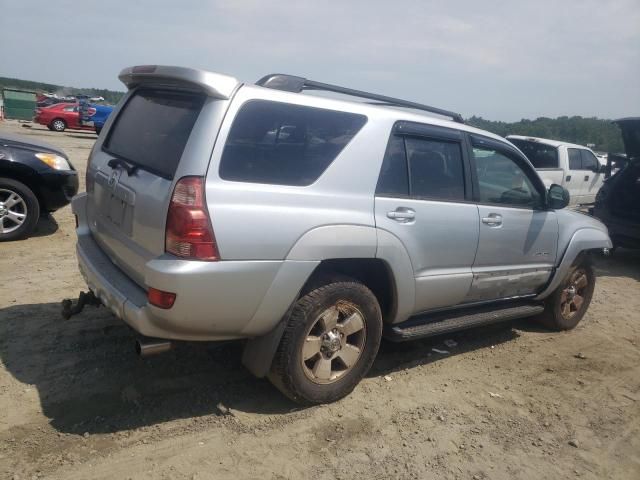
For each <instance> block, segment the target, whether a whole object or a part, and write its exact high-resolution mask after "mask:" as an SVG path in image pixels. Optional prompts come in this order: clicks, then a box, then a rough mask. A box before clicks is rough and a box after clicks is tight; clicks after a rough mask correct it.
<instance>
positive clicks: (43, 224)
mask: <svg viewBox="0 0 640 480" xmlns="http://www.w3.org/2000/svg"><path fill="white" fill-rule="evenodd" d="M57 231H58V222H57V221H56V219H55V218H53V215H46V216H43V217H40V218H39V219H38V225H37V226H36V229H35V230H34V231H33V233H32V234H31V236H32V237H46V236H47V235H53V234H54V233H56V232H57Z"/></svg>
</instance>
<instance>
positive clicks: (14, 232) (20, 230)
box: [0, 177, 40, 242]
mask: <svg viewBox="0 0 640 480" xmlns="http://www.w3.org/2000/svg"><path fill="white" fill-rule="evenodd" d="M10 192H13V193H15V194H17V195H18V196H19V197H20V199H21V201H22V203H21V204H14V205H12V206H9V207H7V206H6V205H5V201H6V200H8V199H9V198H11V197H10ZM14 198H15V197H14ZM0 202H2V203H0V205H1V206H0V242H6V241H9V240H17V239H20V238H24V237H26V236H27V235H29V234H30V233H31V232H32V231H33V229H34V228H35V227H36V224H37V223H38V218H39V217H40V204H39V203H38V199H37V198H36V196H35V194H34V193H33V192H32V191H31V189H30V188H29V187H27V186H26V185H25V184H23V183H21V182H18V181H16V180H13V179H10V178H3V177H0ZM6 203H9V202H6ZM9 210H12V211H13V212H16V211H19V213H21V214H24V215H26V217H25V218H24V220H23V221H22V224H20V225H19V226H18V224H17V223H16V222H14V221H13V220H11V219H10V217H9V214H10V213H12V212H10V211H9ZM15 227H17V228H15ZM5 229H6V230H7V231H6V232H5Z"/></svg>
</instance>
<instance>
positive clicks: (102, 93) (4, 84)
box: [0, 77, 124, 105]
mask: <svg viewBox="0 0 640 480" xmlns="http://www.w3.org/2000/svg"><path fill="white" fill-rule="evenodd" d="M0 88H2V89H4V88H15V89H18V90H29V91H33V92H38V93H41V92H44V93H55V94H56V95H58V96H59V97H66V96H70V95H73V96H75V95H88V96H90V97H103V98H104V100H105V102H106V103H110V104H112V105H115V104H116V103H118V102H119V101H120V99H121V98H122V97H123V96H124V92H118V91H115V90H107V89H105V88H75V87H64V86H62V85H55V84H53V83H42V82H32V81H30V80H20V79H18V78H7V77H0Z"/></svg>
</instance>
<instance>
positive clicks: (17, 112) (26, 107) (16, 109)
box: [2, 88, 36, 120]
mask: <svg viewBox="0 0 640 480" xmlns="http://www.w3.org/2000/svg"><path fill="white" fill-rule="evenodd" d="M2 96H3V97H4V117H5V118H13V119H16V120H31V119H32V118H33V111H34V110H35V108H36V94H35V93H34V92H27V91H24V90H12V89H10V88H5V89H4V90H3V91H2Z"/></svg>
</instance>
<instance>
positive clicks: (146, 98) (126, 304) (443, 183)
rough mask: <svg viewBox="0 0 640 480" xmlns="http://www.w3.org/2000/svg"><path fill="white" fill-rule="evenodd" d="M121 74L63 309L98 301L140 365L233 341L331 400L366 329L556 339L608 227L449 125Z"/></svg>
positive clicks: (309, 87)
mask: <svg viewBox="0 0 640 480" xmlns="http://www.w3.org/2000/svg"><path fill="white" fill-rule="evenodd" d="M120 79H121V80H122V81H123V82H124V83H125V85H126V86H127V87H128V89H129V92H128V93H127V95H126V97H125V98H124V99H123V100H122V102H121V103H120V105H119V106H118V107H117V109H116V110H115V111H114V113H113V115H111V116H110V118H109V120H108V121H107V123H106V124H105V127H104V130H105V131H104V134H103V135H101V136H100V137H99V138H98V140H97V142H96V144H95V147H94V148H93V151H92V152H91V157H90V161H89V165H88V168H87V177H86V186H87V192H86V193H83V194H80V195H78V196H76V197H75V198H74V200H73V211H74V213H75V215H76V216H77V222H78V228H77V235H78V243H77V255H78V260H79V265H80V271H81V272H82V274H83V276H84V278H85V279H86V282H87V284H88V286H89V289H90V292H88V293H87V294H84V293H83V294H81V295H80V299H79V304H77V305H75V306H72V304H71V302H68V301H67V302H66V303H65V305H64V309H63V314H65V315H66V316H69V315H71V314H73V313H75V312H77V311H79V310H80V309H81V308H82V306H83V305H84V303H87V302H99V303H101V304H103V305H105V306H106V307H108V308H109V309H110V310H111V311H112V312H113V313H114V314H115V315H116V316H118V317H119V318H121V319H122V320H124V321H125V322H126V323H128V324H129V325H130V326H131V327H132V328H133V329H134V330H136V331H137V332H138V333H139V334H141V338H140V341H139V344H138V347H139V350H140V351H141V352H142V353H143V354H147V353H155V352H159V351H163V350H166V349H168V348H169V347H170V346H171V344H172V343H173V342H175V341H219V340H229V339H247V341H246V346H245V349H244V353H243V363H244V364H245V365H246V366H247V367H248V369H249V370H250V371H251V372H252V373H254V374H255V375H256V376H259V377H262V376H268V377H269V379H271V381H272V382H273V383H274V384H275V385H276V386H277V387H278V388H279V389H280V390H281V391H282V392H283V393H284V394H286V395H287V396H289V397H290V398H292V399H293V400H295V401H298V402H301V403H306V404H313V403H322V402H331V401H334V400H337V399H339V398H341V397H343V396H345V395H347V394H348V393H349V392H350V391H351V390H352V389H353V388H354V387H355V386H356V385H357V383H358V382H359V381H360V380H361V379H362V378H363V376H364V375H365V374H366V373H367V371H368V370H369V368H370V367H371V365H372V363H373V361H374V358H375V356H376V353H377V351H378V346H379V344H380V341H381V338H382V337H383V336H384V337H386V338H388V339H389V340H392V341H405V340H410V339H414V338H421V337H427V336H431V335H438V334H442V333H447V332H451V331H454V330H460V329H464V328H468V327H475V326H478V325H484V324H489V323H494V322H498V321H503V320H511V319H515V318H521V317H529V316H538V317H539V318H540V319H541V321H542V322H544V324H545V325H547V326H548V327H550V328H552V329H557V330H565V329H570V328H573V327H574V326H575V325H576V324H577V323H578V322H579V321H580V320H581V318H582V317H583V316H584V314H585V312H586V310H587V308H588V306H589V302H590V300H591V296H592V294H593V289H594V282H595V278H594V272H593V270H592V268H591V266H590V264H589V257H588V253H589V251H592V250H595V249H600V250H602V249H603V248H608V247H611V242H610V240H609V237H608V234H607V229H606V228H605V227H604V226H603V225H602V223H600V222H599V221H597V220H595V219H593V218H590V217H588V216H586V215H583V214H580V213H576V212H572V211H568V210H567V209H563V207H565V206H566V204H567V202H568V193H567V191H566V190H565V189H564V188H563V187H561V186H559V185H553V186H551V188H549V190H546V189H545V187H544V185H543V182H542V181H541V179H540V177H538V175H537V174H536V172H535V170H534V168H533V167H532V165H531V163H530V162H529V161H528V160H527V158H526V157H525V156H524V155H523V154H522V153H521V152H520V150H518V149H517V148H515V147H514V146H513V145H512V144H511V143H509V142H508V141H506V140H505V139H503V138H501V137H498V136H496V135H493V134H490V133H488V132H485V131H482V130H478V129H476V128H472V127H470V126H468V125H465V124H464V123H463V121H462V118H461V117H460V115H458V114H455V113H452V112H448V111H445V110H441V109H437V108H433V107H428V106H426V105H420V104H416V103H413V102H407V101H404V100H399V99H395V98H390V97H384V96H380V95H374V94H371V93H367V92H361V91H357V90H351V89H347V88H343V87H338V86H335V85H329V84H324V83H319V82H315V81H312V80H308V79H304V78H300V77H294V76H290V75H278V74H274V75H269V76H267V77H264V78H263V79H261V80H259V81H258V82H257V83H256V84H255V85H254V84H246V83H241V82H239V81H238V80H236V79H235V78H232V77H229V76H226V75H220V74H216V73H210V72H204V71H198V70H192V69H186V68H178V67H166V66H139V67H132V68H127V69H125V70H123V71H122V72H121V74H120ZM308 91H322V92H323V94H322V95H313V94H308V93H306V94H305V92H308ZM327 92H331V93H330V94H328V93H327ZM330 95H333V96H334V98H328V97H329V96H330ZM335 97H342V99H339V98H335ZM433 114H435V115H438V116H440V117H449V118H450V119H451V120H448V119H444V118H443V119H440V118H436V117H435V116H434V115H433Z"/></svg>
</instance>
